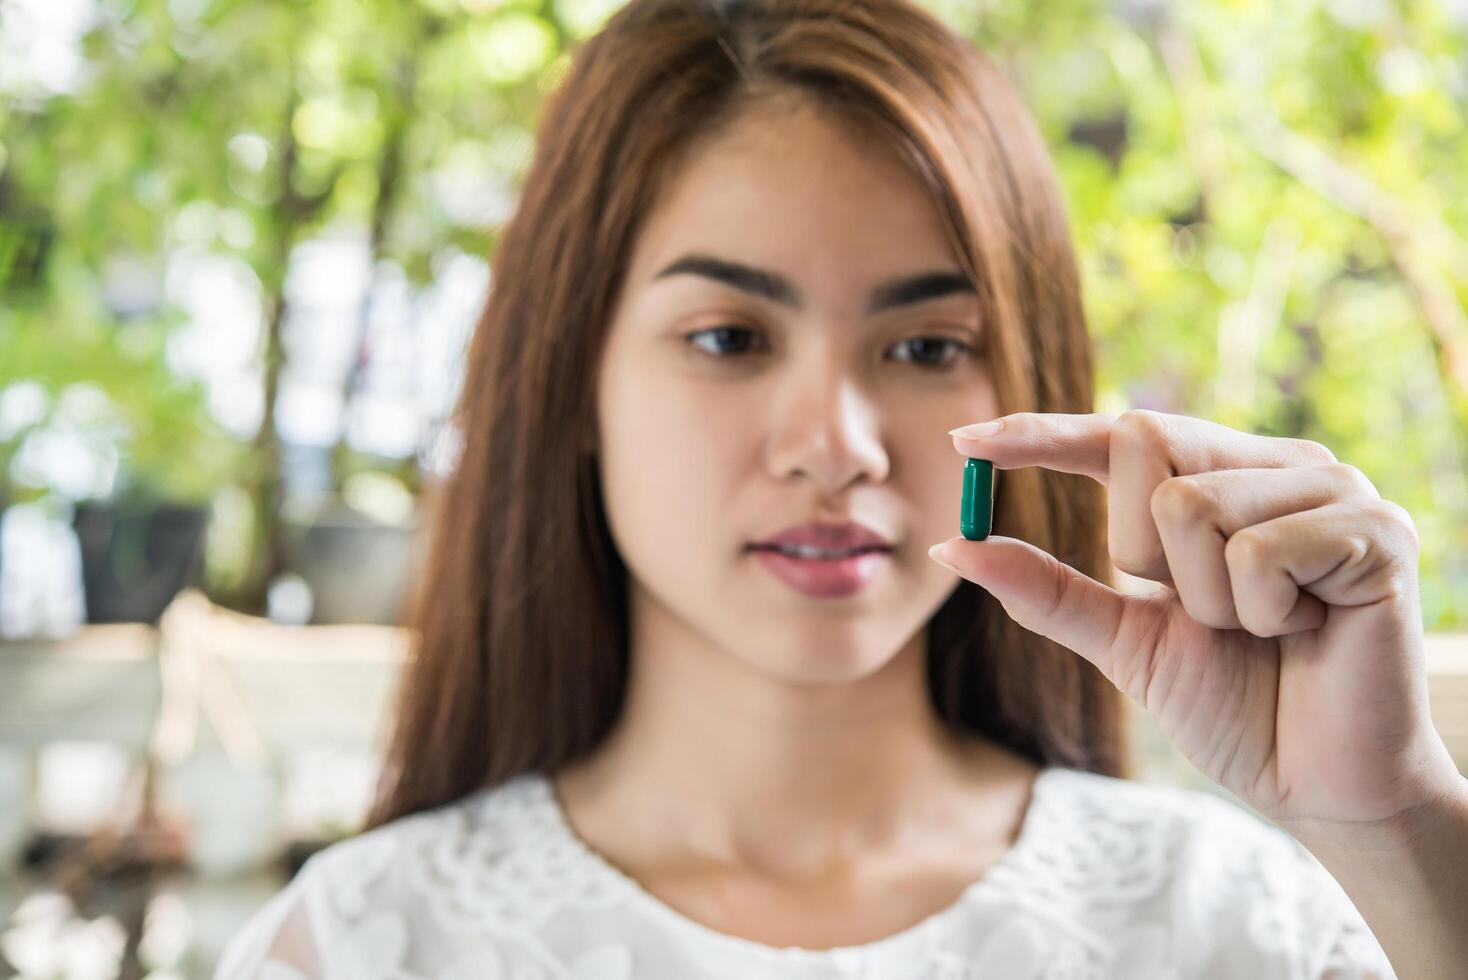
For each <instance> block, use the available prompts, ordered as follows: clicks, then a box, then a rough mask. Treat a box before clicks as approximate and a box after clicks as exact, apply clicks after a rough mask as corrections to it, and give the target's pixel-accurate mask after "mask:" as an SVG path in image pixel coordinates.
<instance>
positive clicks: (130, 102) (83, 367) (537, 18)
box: [0, 0, 1468, 627]
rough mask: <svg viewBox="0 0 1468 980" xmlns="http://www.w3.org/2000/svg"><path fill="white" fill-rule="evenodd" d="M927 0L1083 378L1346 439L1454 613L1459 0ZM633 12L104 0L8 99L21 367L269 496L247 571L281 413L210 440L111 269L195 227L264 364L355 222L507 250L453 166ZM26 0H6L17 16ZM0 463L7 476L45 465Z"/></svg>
mask: <svg viewBox="0 0 1468 980" xmlns="http://www.w3.org/2000/svg"><path fill="white" fill-rule="evenodd" d="M32 2H34V0H32ZM926 5H927V6H928V7H929V8H930V9H932V10H933V11H934V12H935V13H936V14H938V15H939V16H940V17H941V18H942V19H943V20H945V21H946V22H947V23H949V24H950V25H952V26H953V27H954V28H956V29H958V30H959V31H961V32H962V33H964V34H965V35H966V36H968V37H971V38H972V39H973V40H974V42H975V43H976V44H979V45H981V46H983V47H984V48H985V49H987V50H989V51H991V52H992V53H993V55H994V56H995V57H996V59H997V60H998V61H999V62H1000V63H1001V64H1002V65H1003V66H1004V68H1005V69H1006V71H1007V72H1008V73H1009V74H1010V76H1011V77H1012V78H1013V79H1014V80H1015V81H1016V83H1017V84H1018V85H1019V86H1020V88H1021V90H1022V91H1023V93H1024V95H1025V98H1026V99H1027V101H1028V102H1029V104H1030V105H1031V106H1032V107H1033V109H1034V110H1035V112H1036V114H1037V116H1038V117H1039V119H1040V122H1041V125H1042V128H1043V131H1044V133H1045V135H1046V137H1047V139H1048V141H1049V144H1050V146H1051V147H1052V148H1053V150H1054V152H1055V155H1056V158H1057V160H1058V163H1059V166H1060V170H1061V174H1062V179H1063V181H1064V184H1065V189H1066V193H1067V196H1068V200H1069V203H1070V207H1071V210H1072V216H1073V223H1074V230H1075V234H1076V238H1077V242H1078V246H1079V251H1080V255H1081V259H1082V264H1083V267H1084V275H1085V289H1086V302H1087V308H1088V312H1089V315H1090V318H1091V324H1092V329H1093V332H1094V334H1095V336H1096V338H1097V340H1098V343H1099V346H1100V351H1101V368H1100V379H1099V380H1100V403H1099V405H1098V407H1099V408H1100V409H1101V410H1105V411H1120V410H1124V409H1125V408H1128V407H1148V408H1156V409H1159V410H1162V411H1169V412H1182V413H1187V414H1191V415H1198V416H1202V417H1206V418H1210V419H1214V420H1216V421H1218V422H1221V423H1223V424H1226V425H1230V426H1233V427H1236V428H1240V429H1245V430H1249V431H1254V432H1260V433H1265V434H1273V435H1288V436H1299V437H1304V438H1310V439H1315V440H1318V441H1321V442H1323V443H1325V444H1326V445H1328V446H1330V447H1331V448H1332V449H1333V450H1334V451H1335V453H1336V455H1337V456H1338V457H1339V458H1340V459H1342V460H1345V461H1347V462H1351V463H1354V464H1355V465H1357V466H1359V467H1361V468H1362V469H1363V470H1364V471H1365V472H1366V474H1367V475H1368V476H1369V477H1370V478H1371V479H1372V481H1373V482H1374V483H1375V484H1376V486H1377V487H1378V488H1379V489H1380V491H1381V493H1382V495H1383V496H1385V497H1388V498H1390V499H1392V500H1395V501H1397V502H1399V503H1401V504H1403V505H1404V506H1406V507H1408V508H1409V509H1410V510H1411V512H1412V513H1413V515H1414V518H1415V520H1416V523H1417V527H1418V530H1419V534H1420V536H1421V539H1422V545H1423V553H1422V599H1423V613H1424V618H1425V621H1426V623H1427V625H1428V626H1429V627H1444V626H1450V625H1453V624H1456V623H1458V622H1459V621H1460V620H1461V619H1462V618H1463V617H1465V616H1468V564H1465V559H1464V558H1462V557H1460V556H1462V555H1464V554H1465V553H1468V547H1465V545H1468V541H1465V531H1464V528H1465V526H1468V521H1465V517H1468V484H1465V459H1464V445H1463V432H1464V430H1465V422H1468V399H1465V387H1468V355H1465V350H1464V344H1465V343H1468V316H1465V312H1464V309H1465V289H1468V168H1465V166H1464V162H1465V161H1468V127H1465V126H1464V115H1465V111H1468V108H1465V106H1468V20H1465V14H1464V13H1463V12H1462V9H1461V4H1459V5H1458V6H1457V7H1456V8H1450V7H1449V6H1447V5H1446V3H1445V2H1442V3H1422V4H1410V5H1397V4H1392V3H1389V2H1386V0H1322V2H1306V0H1280V2H1264V0H1194V2H1190V3H1187V4H1164V3H1160V2H1153V0H1121V2H1112V3H1100V2H1095V0H1063V2H1045V3H1034V2H1030V0H990V2H984V3H976V2H972V0H926ZM614 6H616V4H615V3H612V2H609V0H250V2H243V0H168V2H164V0H105V2H101V3H100V4H99V5H98V6H97V8H96V9H97V19H96V22H95V23H94V24H93V25H92V26H91V27H90V29H89V30H87V31H86V33H85V35H84V37H83V39H82V49H83V52H84V55H85V63H86V73H85V75H86V77H85V80H84V81H83V82H81V83H80V84H78V85H77V86H76V87H75V90H74V91H71V92H67V91H62V92H54V91H46V90H44V89H42V88H32V89H27V88H26V87H25V86H24V85H20V86H17V85H15V84H13V83H12V85H11V89H10V91H8V92H0V392H3V391H4V390H5V387H6V385H8V384H9V383H11V382H13V381H16V380H20V379H31V380H34V381H38V382H40V383H41V384H42V385H43V386H44V387H45V388H46V389H47V390H48V391H49V392H51V393H52V394H53V395H59V394H60V393H61V392H63V391H64V390H65V389H66V388H67V386H68V385H72V384H75V383H79V382H90V383H91V384H93V385H95V386H96V387H97V388H99V389H101V390H102V391H103V392H105V393H106V395H107V396H108V397H109V398H110V400H111V402H112V403H113V405H114V408H115V414H116V415H118V416H120V417H121V418H123V419H124V420H125V423H126V431H127V432H128V435H127V436H126V437H125V438H123V439H122V440H121V441H120V453H121V458H122V459H123V465H124V469H125V470H127V471H128V472H129V473H133V474H136V475H135V476H134V477H133V478H134V480H135V481H136V482H137V483H138V484H140V485H144V486H151V487H153V488H155V490H156V492H157V493H158V494H160V495H164V496H184V497H190V498H193V499H207V498H209V497H211V496H213V497H214V498H215V499H216V500H218V499H226V500H229V501H232V502H233V503H232V504H231V508H232V509H238V507H237V505H238V501H240V500H241V499H249V500H252V501H253V502H254V517H253V521H254V526H255V528H256V530H255V536H254V540H255V548H254V551H255V558H254V559H252V561H253V564H252V566H251V568H250V569H249V570H248V571H246V572H242V573H241V575H242V577H243V579H246V580H251V581H257V582H258V581H259V580H261V578H262V577H263V576H266V575H268V574H269V572H270V566H269V563H268V560H265V559H262V558H261V557H260V555H262V554H265V553H267V552H268V551H269V550H270V549H269V544H268V538H269V525H270V521H271V516H270V515H271V513H272V512H273V510H274V509H275V504H277V503H278V493H279V466H280V463H279V453H278V446H277V445H276V443H275V440H274V436H273V432H272V431H270V430H271V428H272V427H271V426H270V425H267V426H265V427H264V428H263V429H262V432H261V434H260V435H259V436H257V437H256V438H255V439H254V440H253V441H252V442H251V443H249V444H245V443H243V442H241V441H240V440H238V439H236V438H233V437H230V436H228V435H227V434H226V433H224V432H223V430H221V429H220V428H219V426H218V425H217V424H216V423H215V422H213V421H212V420H211V418H210V415H209V412H208V411H207V405H206V395H205V392H204V390H203V389H202V386H201V385H200V384H199V383H198V382H197V381H187V380H182V379H179V378H177V377H174V376H173V375H172V374H171V373H170V372H169V370H168V367H167V353H166V347H167V338H168V337H169V335H170V333H171V332H172V331H174V330H175V329H176V328H177V326H178V324H179V323H180V321H181V319H182V314H181V312H180V310H179V309H178V308H177V307H176V305H174V304H171V303H169V302H168V301H166V300H164V301H161V302H153V303H144V304H141V307H140V308H137V307H135V308H127V306H128V304H126V303H122V304H119V302H118V300H117V298H116V296H115V295H114V294H115V292H116V290H115V289H110V288H109V285H108V281H107V276H108V274H109V273H108V270H109V269H112V270H115V269H116V268H118V267H119V265H118V264H119V263H123V267H125V268H127V269H130V270H132V274H133V275H135V276H136V275H139V274H141V275H143V276H145V277H151V278H152V279H153V280H154V281H155V282H156V283H158V284H159V285H158V291H159V292H160V293H161V291H162V286H161V283H162V280H163V275H164V271H165V260H166V258H167V256H168V255H169V254H170V253H171V252H173V251H174V250H177V249H193V250H196V251H201V252H207V253H213V254H219V255H226V256H230V257H233V258H234V259H236V260H238V261H239V262H242V263H244V264H246V266H247V267H248V269H249V270H250V273H251V275H252V276H253V280H254V282H255V283H256V284H257V286H258V290H259V294H260V297H261V301H262V311H263V312H262V315H263V317H264V319H265V320H266V321H267V322H266V323H265V324H263V325H262V327H263V338H264V339H263V341H262V344H261V351H260V355H261V359H262V364H263V365H265V367H266V371H265V378H264V380H263V381H262V383H263V384H265V385H267V386H269V385H270V384H271V383H272V382H271V380H270V379H271V378H272V377H274V376H276V375H277V374H278V369H279V366H280V364H281V363H282V362H283V360H284V358H285V357H286V354H287V352H286V351H285V349H284V348H283V346H282V345H281V343H280V337H279V330H278V326H279V320H280V314H281V312H282V310H281V307H282V304H283V303H284V302H285V291H284V289H283V283H284V275H285V269H286V259H287V257H288V256H289V254H290V250H291V248H292V247H293V246H294V245H295V244H297V243H298V242H301V241H303V240H304V239H306V238H309V237H311V236H312V235H315V234H317V233H319V232H321V231H322V230H323V229H327V228H333V227H339V226H342V225H347V226H354V227H357V228H360V229H365V230H366V232H367V233H368V234H369V236H370V239H371V246H372V251H373V253H374V254H375V256H376V257H377V258H378V259H383V260H387V261H390V262H395V263H397V264H398V265H399V266H401V268H402V269H403V270H405V272H406V274H407V276H408V278H409V280H410V281H411V282H413V283H417V284H424V283H427V282H428V281H429V280H430V279H431V278H432V277H433V275H434V271H433V270H434V268H435V265H434V262H435V258H436V257H438V256H441V255H443V254H445V253H446V252H454V251H459V252H466V253H469V254H474V255H481V256H482V255H487V254H488V253H489V251H490V249H491V248H492V247H493V244H494V236H495V231H496V222H497V220H502V218H500V219H496V218H494V217H493V216H490V217H486V216H485V215H483V214H476V213H474V212H473V210H472V209H469V210H466V209H457V210H456V209H453V208H446V207H445V205H444V198H443V195H442V194H441V193H440V190H441V187H442V185H443V183H444V182H445V181H459V182H461V183H462V182H464V181H468V182H470V183H471V184H475V185H479V186H487V187H491V188H502V189H504V190H505V191H506V192H507V193H508V194H509V195H510V196H511V197H512V196H513V190H514V187H515V186H516V182H517V181H518V178H519V175H520V173H521V172H522V169H523V167H524V166H525V164H526V163H527V162H528V160H529V157H530V153H531V151H532V145H531V141H532V133H533V130H534V122H535V118H536V113H537V110H538V108H539V105H540V104H541V101H542V99H543V97H544V95H545V93H546V92H547V91H548V90H549V88H550V87H551V86H552V85H554V83H555V80H556V79H557V77H558V75H559V72H560V71H562V70H563V69H564V67H565V65H566V62H567V57H568V55H567V48H568V45H571V44H573V43H574V42H575V41H576V39H578V38H581V37H585V36H587V35H588V34H589V33H591V32H592V31H594V30H595V29H596V28H597V27H598V26H599V25H600V23H602V21H603V20H604V18H605V17H606V16H607V15H608V14H609V13H610V12H611V9H612V8H613V7H614ZM16 9H17V0H0V37H3V35H4V33H5V31H6V30H7V24H6V18H7V16H9V17H11V18H12V19H13V18H14V16H15V10H16ZM1455 9H1456V10H1457V13H1454V10H1455ZM1454 18H1456V19H1454ZM0 77H3V75H0ZM139 270H141V272H140V271H139ZM266 390H267V391H273V390H274V389H273V388H270V387H267V389H266ZM57 404H59V400H58V401H57ZM266 419H267V422H268V421H269V420H270V416H269V414H268V411H267V415H266ZM45 424H46V423H45V421H44V420H33V424H29V425H28V426H27V427H25V428H24V429H22V430H21V431H16V432H9V433H6V432H4V431H0V492H3V490H4V488H5V481H6V475H7V474H9V475H11V476H14V471H15V469H16V467H14V466H11V465H10V464H9V462H8V461H7V458H6V455H7V451H14V450H16V449H17V448H18V447H20V446H21V445H22V443H23V442H24V441H25V440H26V439H27V438H29V437H30V436H31V435H33V434H34V432H35V431H37V430H38V429H40V428H42V427H44V425H45ZM355 465H356V466H357V467H358V468H360V466H361V463H360V461H358V462H357V463H356V464H355ZM11 482H12V483H13V484H14V485H13V486H11V487H10V492H11V494H12V496H26V495H33V494H37V493H43V492H46V488H44V487H34V486H26V485H24V482H23V481H14V480H12V481H11Z"/></svg>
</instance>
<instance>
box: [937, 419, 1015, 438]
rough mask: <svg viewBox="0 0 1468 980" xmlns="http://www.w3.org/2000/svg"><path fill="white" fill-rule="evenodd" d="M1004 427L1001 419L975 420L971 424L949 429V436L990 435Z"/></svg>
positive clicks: (977, 436)
mask: <svg viewBox="0 0 1468 980" xmlns="http://www.w3.org/2000/svg"><path fill="white" fill-rule="evenodd" d="M1002 428H1004V420H1003V419H994V420H992V421H989V422H977V423H975V424H973V425H963V426H959V427H958V428H957V429H949V430H948V434H949V435H950V436H958V437H959V438H960V439H978V438H979V437H981V436H992V435H993V434H994V433H996V432H998V431H999V430H1000V429H1002Z"/></svg>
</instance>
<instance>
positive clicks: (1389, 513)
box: [1374, 498, 1422, 551]
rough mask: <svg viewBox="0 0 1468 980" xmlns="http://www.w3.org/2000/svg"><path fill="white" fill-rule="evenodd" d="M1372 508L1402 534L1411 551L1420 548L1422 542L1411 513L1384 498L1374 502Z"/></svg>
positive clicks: (1393, 501)
mask: <svg viewBox="0 0 1468 980" xmlns="http://www.w3.org/2000/svg"><path fill="white" fill-rule="evenodd" d="M1374 506H1375V507H1376V509H1377V511H1378V512H1379V513H1380V515H1381V517H1382V519H1383V520H1385V521H1386V522H1388V524H1390V525H1391V526H1394V527H1395V529H1396V530H1397V531H1398V532H1399V533H1401V534H1402V536H1403V537H1405V538H1406V539H1407V540H1408V541H1410V542H1411V544H1412V549H1413V550H1414V551H1415V550H1418V549H1420V548H1421V547H1422V540H1421V539H1420V538H1419V537H1418V535H1417V523H1416V521H1414V520H1413V519H1412V512H1411V511H1409V510H1408V509H1407V508H1405V507H1403V506H1402V505H1401V504H1399V503H1397V502H1396V501H1395V500H1386V499H1385V498H1382V499H1379V500H1377V501H1374Z"/></svg>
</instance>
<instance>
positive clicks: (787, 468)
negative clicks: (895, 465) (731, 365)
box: [768, 364, 890, 494]
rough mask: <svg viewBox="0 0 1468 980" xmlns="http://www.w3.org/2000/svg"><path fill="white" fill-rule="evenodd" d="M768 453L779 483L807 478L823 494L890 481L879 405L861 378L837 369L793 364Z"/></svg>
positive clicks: (780, 398) (779, 402)
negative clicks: (856, 484)
mask: <svg viewBox="0 0 1468 980" xmlns="http://www.w3.org/2000/svg"><path fill="white" fill-rule="evenodd" d="M773 409H774V412H775V415H776V418H775V420H774V427H773V430H772V431H773V436H772V438H771V443H770V449H769V454H768V455H769V464H770V469H771V472H772V473H773V475H774V476H775V478H776V479H780V480H784V479H786V478H787V477H789V476H790V475H791V474H794V473H799V474H804V475H805V476H806V477H808V478H809V479H811V480H812V481H814V482H815V483H816V484H817V486H818V487H819V488H820V490H821V491H822V493H823V494H834V493H837V492H839V491H840V490H842V489H844V488H845V487H847V486H848V485H849V484H851V483H852V482H853V481H855V480H857V479H859V478H861V477H862V476H865V477H866V478H867V479H868V480H870V481H872V482H880V481H882V480H885V479H886V477H887V471H888V468H889V465H890V463H889V459H888V456H887V452H886V450H885V449H883V447H882V440H881V426H880V417H879V413H878V410H877V406H876V405H875V404H874V403H873V401H872V399H871V398H870V397H869V396H868V395H867V393H866V392H865V391H863V390H862V387H861V385H860V384H859V383H858V380H857V379H856V378H854V377H853V376H852V375H851V374H850V373H849V372H847V371H846V370H844V369H842V368H841V367H839V366H833V365H830V364H827V365H823V366H820V367H812V366H810V365H809V364H805V365H800V366H792V368H791V370H790V374H789V377H788V379H787V380H786V383H785V385H784V386H783V388H782V390H781V393H780V395H779V396H778V397H777V399H776V401H775V403H774V405H773Z"/></svg>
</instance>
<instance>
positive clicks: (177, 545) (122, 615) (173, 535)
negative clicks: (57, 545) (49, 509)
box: [72, 503, 209, 624]
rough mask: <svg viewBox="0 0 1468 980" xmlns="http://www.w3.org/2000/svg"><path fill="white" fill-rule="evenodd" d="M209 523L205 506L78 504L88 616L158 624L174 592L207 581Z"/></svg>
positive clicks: (93, 619) (75, 524) (104, 620)
mask: <svg viewBox="0 0 1468 980" xmlns="http://www.w3.org/2000/svg"><path fill="white" fill-rule="evenodd" d="M208 525H209V511H208V509H207V508H205V507H182V506H174V505H167V504H165V505H161V506H153V507H136V508H123V509H119V508H117V507H116V506H114V505H112V504H97V503H81V504H77V506H76V515H75V517H74V519H73V521H72V526H73V527H74V528H75V530H76V536H77V541H78V543H79V544H80V545H81V554H82V585H83V588H84V589H85V591H86V603H87V622H89V623H154V624H156V623H157V622H158V620H159V618H160V617H161V616H162V615H163V610H165V609H167V608H168V604H169V603H170V602H172V601H173V598H174V596H176V595H178V593H179V592H180V591H182V590H183V589H185V588H188V587H190V586H198V585H200V584H201V581H202V578H203V564H204V563H203V556H204V547H203V545H204V532H205V530H206V529H207V528H208Z"/></svg>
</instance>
